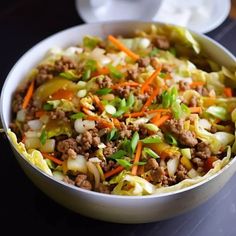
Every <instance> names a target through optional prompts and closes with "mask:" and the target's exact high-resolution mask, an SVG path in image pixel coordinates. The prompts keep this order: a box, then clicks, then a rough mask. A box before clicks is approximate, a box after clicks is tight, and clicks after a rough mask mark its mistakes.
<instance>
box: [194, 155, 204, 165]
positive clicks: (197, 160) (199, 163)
mask: <svg viewBox="0 0 236 236" xmlns="http://www.w3.org/2000/svg"><path fill="white" fill-rule="evenodd" d="M192 162H193V163H195V164H196V167H203V166H204V161H203V160H202V159H201V158H199V157H194V158H192Z"/></svg>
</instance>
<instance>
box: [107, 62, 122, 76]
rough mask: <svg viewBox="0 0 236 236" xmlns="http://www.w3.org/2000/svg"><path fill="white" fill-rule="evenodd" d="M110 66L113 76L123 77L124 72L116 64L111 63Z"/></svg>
mask: <svg viewBox="0 0 236 236" xmlns="http://www.w3.org/2000/svg"><path fill="white" fill-rule="evenodd" d="M108 68H109V71H110V74H111V76H112V77H114V78H116V79H121V78H122V77H123V74H122V73H121V72H120V71H119V70H117V69H116V68H115V67H114V66H112V65H109V66H108Z"/></svg>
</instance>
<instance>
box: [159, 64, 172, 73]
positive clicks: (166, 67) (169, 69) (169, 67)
mask: <svg viewBox="0 0 236 236" xmlns="http://www.w3.org/2000/svg"><path fill="white" fill-rule="evenodd" d="M161 70H162V72H165V73H171V72H172V71H173V66H172V65H169V64H165V63H163V64H162V69H161Z"/></svg>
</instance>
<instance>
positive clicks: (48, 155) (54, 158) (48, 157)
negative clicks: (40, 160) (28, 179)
mask: <svg viewBox="0 0 236 236" xmlns="http://www.w3.org/2000/svg"><path fill="white" fill-rule="evenodd" d="M41 153H42V155H43V157H44V158H47V159H49V160H51V161H53V162H55V163H56V164H58V165H62V164H63V161H61V160H59V159H57V158H56V157H54V156H53V155H50V154H48V153H45V152H41Z"/></svg>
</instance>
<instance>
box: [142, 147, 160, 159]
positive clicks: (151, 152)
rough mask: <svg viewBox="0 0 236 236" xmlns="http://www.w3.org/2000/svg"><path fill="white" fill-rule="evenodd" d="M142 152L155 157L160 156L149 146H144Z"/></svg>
mask: <svg viewBox="0 0 236 236" xmlns="http://www.w3.org/2000/svg"><path fill="white" fill-rule="evenodd" d="M143 152H144V153H146V154H148V155H149V156H151V157H153V158H155V159H157V158H160V157H159V156H158V155H157V153H155V152H154V151H153V150H152V149H151V148H147V147H144V148H143Z"/></svg>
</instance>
